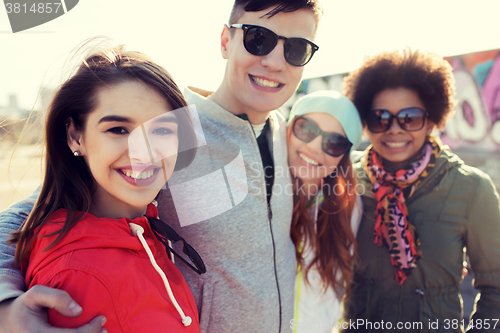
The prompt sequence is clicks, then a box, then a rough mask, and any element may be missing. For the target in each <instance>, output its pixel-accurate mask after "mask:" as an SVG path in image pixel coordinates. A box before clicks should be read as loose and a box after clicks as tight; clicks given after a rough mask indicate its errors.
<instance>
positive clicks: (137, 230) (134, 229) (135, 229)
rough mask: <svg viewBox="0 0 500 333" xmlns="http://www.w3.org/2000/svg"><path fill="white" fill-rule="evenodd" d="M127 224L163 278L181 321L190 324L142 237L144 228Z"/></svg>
mask: <svg viewBox="0 0 500 333" xmlns="http://www.w3.org/2000/svg"><path fill="white" fill-rule="evenodd" d="M129 226H130V230H131V231H132V234H133V235H134V236H137V237H139V240H140V241H141V244H142V246H143V247H144V249H145V250H146V252H147V254H148V257H149V260H150V261H151V264H152V265H153V267H154V268H155V270H156V272H158V274H160V276H161V279H162V280H163V283H164V284H165V289H167V293H168V297H170V300H171V301H172V303H173V304H174V307H175V309H176V310H177V312H179V315H180V316H181V318H182V323H183V324H184V326H189V325H191V322H192V319H191V317H189V316H186V315H184V312H183V311H182V309H181V307H180V306H179V304H178V303H177V300H176V299H175V296H174V294H173V293H172V289H171V288H170V284H169V283H168V279H167V276H166V275H165V273H164V272H163V271H162V270H161V268H160V266H158V264H157V263H156V260H155V258H154V256H153V253H152V252H151V249H150V248H149V246H148V243H146V240H145V239H144V236H143V235H142V234H143V233H144V229H143V228H142V227H141V226H140V225H137V224H135V223H129Z"/></svg>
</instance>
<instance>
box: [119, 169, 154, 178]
mask: <svg viewBox="0 0 500 333" xmlns="http://www.w3.org/2000/svg"><path fill="white" fill-rule="evenodd" d="M121 172H122V173H123V174H125V175H126V176H127V177H130V178H134V179H148V178H149V177H151V176H152V175H153V174H154V173H155V171H154V169H149V170H146V171H143V172H133V171H132V170H121Z"/></svg>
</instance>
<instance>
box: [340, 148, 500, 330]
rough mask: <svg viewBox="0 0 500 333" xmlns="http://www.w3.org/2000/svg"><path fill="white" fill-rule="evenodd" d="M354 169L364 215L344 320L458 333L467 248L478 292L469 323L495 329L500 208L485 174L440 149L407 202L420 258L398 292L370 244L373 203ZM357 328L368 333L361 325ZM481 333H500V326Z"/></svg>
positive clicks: (382, 256)
mask: <svg viewBox="0 0 500 333" xmlns="http://www.w3.org/2000/svg"><path fill="white" fill-rule="evenodd" d="M362 158H363V157H362ZM354 168H355V170H356V172H357V175H358V181H359V183H360V184H361V185H362V187H364V194H363V195H362V199H363V204H364V209H363V210H364V216H363V219H362V221H361V224H360V227H359V231H358V234H357V241H358V254H359V257H360V261H359V263H358V265H357V268H356V271H355V281H354V284H353V287H352V294H351V297H350V299H349V301H348V305H347V306H346V315H345V316H344V317H345V318H347V321H348V320H349V318H350V319H352V320H356V319H367V320H369V321H370V322H372V323H380V322H382V320H383V321H384V322H386V323H387V322H391V323H392V324H393V331H394V329H395V327H396V323H397V322H402V323H410V324H411V323H414V322H421V323H422V330H402V331H405V332H412V331H415V332H436V330H432V329H431V328H430V327H429V326H430V323H435V322H436V320H438V322H439V327H440V329H439V332H461V330H460V329H453V325H452V324H453V321H454V320H455V322H456V321H460V320H461V317H462V314H461V299H460V295H459V284H460V280H461V279H462V262H463V260H464V252H463V248H464V247H467V253H468V255H469V260H470V264H471V268H472V271H473V272H474V276H475V282H474V286H475V287H476V288H477V289H479V291H480V292H481V298H480V300H479V301H477V304H476V306H477V309H476V312H475V314H473V317H472V319H473V320H477V319H483V320H484V319H490V324H491V323H493V324H494V323H495V322H494V321H492V320H493V319H495V320H496V319H498V318H500V208H499V201H498V194H497V193H496V191H495V188H494V185H493V184H492V182H491V179H490V178H489V176H488V175H486V174H485V173H483V172H482V171H480V170H478V169H476V168H473V167H470V166H467V165H464V164H463V162H462V161H461V160H460V158H459V157H458V156H457V155H455V154H453V153H452V152H451V151H450V150H449V149H448V148H447V147H444V149H443V151H442V152H441V154H440V156H439V157H438V159H437V161H436V166H435V167H434V169H433V170H432V171H431V173H430V175H429V176H428V177H427V178H426V179H425V180H424V181H423V182H422V183H421V185H420V187H419V188H418V189H417V190H416V191H415V193H414V195H413V196H412V197H411V198H409V199H408V201H407V206H408V211H409V220H410V221H411V222H412V223H413V224H414V226H415V228H416V229H417V231H418V233H419V236H420V241H421V250H422V254H423V257H422V259H420V260H419V261H418V263H417V267H415V268H414V269H413V271H412V273H411V275H410V276H408V279H407V280H406V281H405V283H404V284H403V285H402V286H400V285H399V284H397V282H396V281H395V280H394V277H393V269H392V265H391V261H390V256H389V252H388V250H387V249H386V248H383V247H379V246H376V245H375V244H374V243H373V237H374V236H373V230H374V223H375V216H374V210H375V206H376V204H377V202H376V200H375V198H374V196H373V194H372V193H371V182H370V181H369V179H368V177H367V175H366V173H365V171H364V170H363V166H362V163H361V161H360V160H358V161H356V163H355V164H354ZM467 321H468V319H466V322H467ZM447 323H448V324H449V325H447ZM474 323H475V321H474ZM445 326H449V329H448V330H446V329H445ZM359 329H361V327H358V330H359ZM361 330H364V331H369V329H367V328H366V326H365V327H363V329H361ZM374 331H378V332H380V331H381V330H374ZM382 331H383V330H382ZM471 331H474V332H476V331H477V332H479V331H481V330H471ZM487 332H500V322H498V324H497V326H496V330H492V329H490V330H488V331H487Z"/></svg>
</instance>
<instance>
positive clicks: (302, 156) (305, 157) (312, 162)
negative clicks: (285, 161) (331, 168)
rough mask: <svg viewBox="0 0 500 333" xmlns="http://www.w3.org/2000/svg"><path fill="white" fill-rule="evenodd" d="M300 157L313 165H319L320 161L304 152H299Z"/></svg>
mask: <svg viewBox="0 0 500 333" xmlns="http://www.w3.org/2000/svg"><path fill="white" fill-rule="evenodd" d="M299 157H300V159H301V160H302V161H304V162H306V163H307V164H311V165H314V166H318V165H319V163H318V162H316V161H315V160H313V159H310V158H309V157H307V156H306V155H304V154H302V153H299Z"/></svg>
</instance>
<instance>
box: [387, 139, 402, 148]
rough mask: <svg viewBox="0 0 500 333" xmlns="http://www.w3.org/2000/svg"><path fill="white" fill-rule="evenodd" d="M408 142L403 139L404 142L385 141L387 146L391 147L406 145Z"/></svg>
mask: <svg viewBox="0 0 500 333" xmlns="http://www.w3.org/2000/svg"><path fill="white" fill-rule="evenodd" d="M407 143H408V142H407V141H403V142H384V144H385V145H386V146H388V147H389V148H401V147H404V146H406V144H407Z"/></svg>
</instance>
